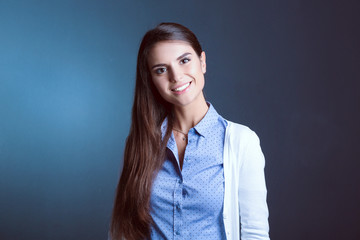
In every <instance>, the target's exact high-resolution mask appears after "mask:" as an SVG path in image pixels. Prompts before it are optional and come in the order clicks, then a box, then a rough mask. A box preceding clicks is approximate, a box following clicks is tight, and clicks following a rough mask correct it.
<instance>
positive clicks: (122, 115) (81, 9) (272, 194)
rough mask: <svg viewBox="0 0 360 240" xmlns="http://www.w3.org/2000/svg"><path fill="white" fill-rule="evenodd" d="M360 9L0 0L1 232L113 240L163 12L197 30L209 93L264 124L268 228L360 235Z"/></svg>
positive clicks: (240, 116)
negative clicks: (116, 205) (141, 68)
mask: <svg viewBox="0 0 360 240" xmlns="http://www.w3.org/2000/svg"><path fill="white" fill-rule="evenodd" d="M345 2H346V3H345ZM359 12H360V7H359V3H358V1H285V0H284V1H222V2H220V1H205V0H202V1H187V0H185V1H176V2H175V1H160V0H156V1H145V0H142V1H130V0H125V1H119V0H118V1H115V0H112V1H111V0H104V1H100V0H99V1H90V0H88V1H85V0H83V1H75V0H73V1H40V0H39V1H25V0H24V1H20V0H18V1H10V0H8V1H5V0H0V194H1V195H0V239H2V240H3V239H4V240H5V239H6V240H8V239H12V240H22V239H54V240H57V239H59V240H60V239H77V240H79V239H106V237H107V230H108V226H109V221H110V215H111V210H112V204H113V198H114V192H115V187H116V184H117V181H118V178H119V174H120V170H121V167H122V163H121V159H122V153H123V148H124V142H125V138H126V136H127V133H128V129H129V124H130V111H131V104H132V98H133V88H134V77H135V64H136V54H137V49H138V45H139V43H140V40H141V37H142V36H143V34H144V33H145V31H146V30H148V29H149V28H152V27H154V26H155V25H156V24H158V23H160V22H162V21H173V22H179V23H182V24H184V25H185V26H188V27H189V28H190V29H192V30H193V31H194V32H195V33H196V35H197V36H198V38H199V40H200V42H201V43H202V45H203V48H204V49H205V51H206V53H207V67H208V68H207V73H206V87H205V93H206V96H207V99H208V100H209V101H211V102H212V103H213V105H214V106H215V108H216V109H217V110H218V112H219V113H220V114H222V115H223V116H224V117H225V118H227V119H230V120H233V121H236V122H240V123H243V124H245V125H248V126H250V127H251V128H252V129H254V130H255V131H256V132H257V133H258V135H259V136H260V139H261V143H262V148H263V151H264V153H265V156H266V158H267V167H266V177H267V185H268V190H269V194H268V203H269V210H270V228H271V232H270V234H271V235H270V236H271V237H272V239H284V240H289V239H291V240H297V239H299V240H300V239H301V240H303V239H307V240H309V239H316V240H318V239H327V240H329V239H347V240H349V239H360V228H359V227H358V223H359V222H360V207H359V203H360V191H359V182H360V177H359V171H358V167H359V163H358V160H359V155H360V148H359V143H360V137H359V136H360V127H359V122H360V116H359V110H360V108H359V107H360V96H359V90H360V89H359V80H360V70H359V69H360V47H359V42H360V36H359V35H360V34H359V26H360V21H359Z"/></svg>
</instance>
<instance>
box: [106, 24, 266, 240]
mask: <svg viewBox="0 0 360 240" xmlns="http://www.w3.org/2000/svg"><path fill="white" fill-rule="evenodd" d="M205 58H206V56H205V52H203V51H202V48H201V46H200V44H199V42H198V40H197V38H196V36H195V35H194V34H193V33H192V32H191V31H190V30H189V29H187V28H186V27H184V26H182V25H179V24H175V23H162V24H160V25H158V26H157V27H156V28H154V29H152V30H150V31H148V32H147V33H146V34H145V36H144V38H143V40H142V42H141V45H140V49H139V52H138V59H137V71H136V86H135V98H134V105H133V109H132V123H131V128H130V133H129V136H128V138H127V142H126V147H125V153H124V167H123V170H122V174H121V178H120V181H119V184H118V188H117V194H116V199H115V204H114V210H113V216H112V222H111V230H110V234H111V238H112V239H113V240H116V239H207V240H208V239H240V236H241V239H243V240H247V239H269V237H268V220H267V219H268V209H267V204H266V186H265V179H264V163H265V162H264V157H263V154H262V152H261V149H260V145H259V139H258V137H257V136H256V134H255V133H254V132H253V131H251V130H250V129H249V128H247V127H245V126H243V125H240V124H235V123H232V122H230V121H227V120H225V119H224V118H222V117H221V116H220V115H219V114H218V113H217V112H216V110H215V109H214V107H213V106H212V105H211V104H210V103H208V102H206V101H205V98H204V94H203V88H204V74H205V72H206V59H205Z"/></svg>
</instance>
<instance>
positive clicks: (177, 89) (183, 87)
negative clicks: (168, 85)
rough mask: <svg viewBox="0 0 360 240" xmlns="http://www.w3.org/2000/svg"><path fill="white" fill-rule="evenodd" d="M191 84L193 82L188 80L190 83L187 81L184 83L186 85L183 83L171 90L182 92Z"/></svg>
mask: <svg viewBox="0 0 360 240" xmlns="http://www.w3.org/2000/svg"><path fill="white" fill-rule="evenodd" d="M190 84H191V82H188V83H186V84H184V85H182V86H180V87H178V88H174V89H171V91H173V92H182V91H184V90H185V89H187V88H188V87H189V86H190Z"/></svg>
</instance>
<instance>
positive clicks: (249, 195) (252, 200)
mask: <svg viewBox="0 0 360 240" xmlns="http://www.w3.org/2000/svg"><path fill="white" fill-rule="evenodd" d="M246 135H247V136H246V141H245V143H244V144H246V146H245V148H244V149H243V151H242V153H240V154H241V156H238V157H240V159H241V161H240V164H241V165H240V172H239V196H238V199H239V214H240V223H241V226H240V231H241V239H242V240H255V239H261V240H267V239H270V238H269V223H268V216H269V213H268V207H267V204H266V194H267V190H266V185H265V176H264V167H265V158H264V155H263V153H262V151H261V147H260V141H259V138H258V136H257V135H256V134H255V132H253V131H251V130H250V131H248V134H246Z"/></svg>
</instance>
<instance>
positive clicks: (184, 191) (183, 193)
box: [182, 189, 188, 197]
mask: <svg viewBox="0 0 360 240" xmlns="http://www.w3.org/2000/svg"><path fill="white" fill-rule="evenodd" d="M187 194H188V193H187V191H186V190H185V189H183V191H182V195H183V196H184V197H186V195H187Z"/></svg>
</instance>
